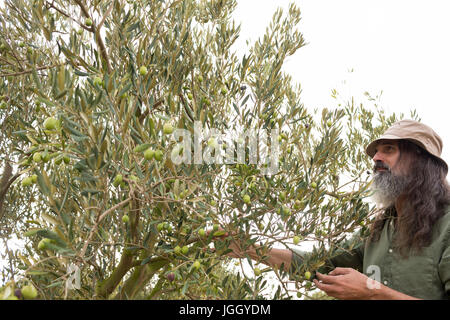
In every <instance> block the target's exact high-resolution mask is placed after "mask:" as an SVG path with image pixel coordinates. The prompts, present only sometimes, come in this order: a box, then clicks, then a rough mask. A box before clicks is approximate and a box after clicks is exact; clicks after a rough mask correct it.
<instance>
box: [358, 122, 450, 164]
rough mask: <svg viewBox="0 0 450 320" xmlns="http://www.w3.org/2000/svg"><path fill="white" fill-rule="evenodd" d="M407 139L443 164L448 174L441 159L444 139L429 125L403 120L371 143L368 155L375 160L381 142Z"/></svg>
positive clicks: (367, 149) (368, 147)
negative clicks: (377, 147)
mask: <svg viewBox="0 0 450 320" xmlns="http://www.w3.org/2000/svg"><path fill="white" fill-rule="evenodd" d="M399 139H405V140H409V141H411V142H412V143H415V144H416V145H418V146H419V147H421V148H422V149H424V150H426V151H427V152H428V153H429V154H431V155H432V156H434V157H435V158H437V159H438V160H440V161H441V162H442V164H443V165H444V166H445V168H446V172H448V165H447V163H446V162H445V161H444V159H442V158H441V154H442V147H443V143H442V139H441V137H439V136H438V135H437V133H436V132H434V131H433V129H431V128H430V127H428V126H427V125H424V124H423V123H420V122H418V121H414V120H401V121H398V122H395V123H394V124H393V125H392V126H391V127H390V128H388V129H387V130H386V131H385V132H384V133H383V135H382V136H381V137H379V138H378V139H376V140H374V141H372V142H371V143H369V145H368V146H367V148H366V153H367V154H368V155H369V156H370V157H371V158H373V157H374V156H375V153H376V146H377V144H378V143H379V142H380V141H381V140H399Z"/></svg>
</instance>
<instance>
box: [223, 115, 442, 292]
mask: <svg viewBox="0 0 450 320" xmlns="http://www.w3.org/2000/svg"><path fill="white" fill-rule="evenodd" d="M366 152H367V154H368V155H369V156H370V157H372V159H373V160H374V180H373V188H374V200H375V201H376V202H377V205H378V207H380V208H382V210H381V214H379V215H378V216H377V218H376V219H375V221H374V222H373V223H372V225H371V229H370V235H369V236H368V237H367V238H365V239H362V240H361V241H360V242H359V243H358V244H357V245H356V246H354V247H353V249H352V250H342V251H341V252H340V253H339V254H338V255H336V256H334V257H332V258H330V259H328V260H327V262H326V264H325V265H324V266H322V267H320V268H319V269H318V270H316V272H315V274H314V276H313V281H314V283H315V285H316V286H317V287H318V288H319V289H321V290H323V291H325V292H326V293H327V294H328V295H329V296H332V297H336V298H338V299H403V300H404V299H449V298H450V213H449V212H450V206H449V205H450V188H449V185H448V183H447V181H446V175H447V172H448V166H447V164H446V163H445V161H444V160H443V159H442V158H441V152H442V140H441V138H440V137H439V136H438V135H437V134H436V133H435V132H434V131H433V130H432V129H431V128H430V127H428V126H426V125H424V124H422V123H419V122H417V121H413V120H402V121H399V122H396V123H394V124H393V125H392V126H391V127H390V128H389V129H388V130H387V131H386V132H385V133H384V134H383V135H382V136H381V137H380V138H379V139H376V140H375V141H373V142H371V143H370V144H369V145H368V146H367V148H366ZM230 249H232V250H233V252H232V253H230V256H232V257H242V256H243V252H242V251H240V249H239V245H238V244H236V243H232V244H231V245H230ZM245 253H247V254H248V255H249V256H250V257H251V258H253V259H258V256H257V255H256V251H255V249H254V248H253V249H249V250H247V251H246V252H245ZM267 256H268V258H267V259H266V260H264V261H262V262H263V263H265V264H267V265H269V266H272V267H279V266H281V265H284V268H285V270H286V271H289V272H290V274H291V275H294V274H296V272H298V270H301V266H302V264H303V263H304V262H305V259H307V257H308V253H307V252H304V251H299V250H296V249H292V250H289V249H277V248H274V249H272V250H271V251H270V252H269V254H268V255H267ZM325 273H328V274H325Z"/></svg>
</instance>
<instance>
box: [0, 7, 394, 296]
mask: <svg viewBox="0 0 450 320" xmlns="http://www.w3.org/2000/svg"><path fill="white" fill-rule="evenodd" d="M235 6H236V1H234V0H197V1H194V0H190V1H189V0H170V1H162V0H161V1H150V0H148V1H146V0H139V1H124V0H108V1H107V0H93V1H81V0H71V1H64V0H52V1H47V0H29V1H27V0H5V1H4V4H3V5H1V6H0V12H1V15H0V28H1V32H0V95H1V99H2V101H1V103H2V108H1V110H0V126H1V130H0V156H1V159H0V160H1V169H2V180H1V186H0V187H1V189H0V192H1V193H0V196H1V198H0V200H1V205H2V206H1V207H0V218H1V219H0V225H1V228H0V229H1V236H2V239H3V244H4V245H5V244H6V243H7V242H6V241H7V240H8V239H11V238H12V237H13V236H14V237H15V238H17V239H18V240H19V241H20V243H21V245H20V246H19V247H18V248H11V247H8V246H4V247H3V251H4V252H2V254H4V257H6V260H7V263H6V264H5V267H4V269H3V270H2V275H3V280H4V281H9V282H8V283H9V284H11V283H13V284H15V285H16V286H17V287H20V286H21V285H22V284H25V283H32V284H33V285H34V286H35V287H36V288H37V290H38V293H39V298H41V299H63V298H66V299H144V298H148V299H158V298H170V299H172V298H180V299H199V298H209V299H230V298H232V299H248V298H257V297H260V294H261V292H262V291H263V290H264V289H265V288H267V281H266V280H265V275H266V273H265V272H263V273H262V274H261V275H259V276H253V275H252V276H249V275H240V274H236V273H235V272H234V271H232V270H231V269H230V268H228V267H227V263H226V261H228V258H227V257H226V254H227V253H228V252H229V250H228V249H227V246H228V244H229V241H230V240H231V238H234V239H237V240H239V243H240V244H241V245H242V247H243V248H245V247H248V246H251V245H253V244H255V243H257V244H259V245H261V247H260V250H259V251H258V252H259V254H260V256H261V260H260V261H262V260H263V259H264V258H265V255H266V254H267V250H268V249H269V248H271V247H273V246H278V247H286V248H289V247H290V246H292V238H293V237H294V236H298V237H300V239H301V240H302V241H306V240H311V241H315V242H316V245H315V247H314V251H313V256H312V257H313V258H312V259H311V261H309V262H308V264H305V265H304V266H303V268H304V270H301V272H300V275H301V274H302V273H303V272H304V271H306V270H313V269H314V268H316V267H317V266H320V265H321V264H323V261H324V259H326V258H327V257H330V256H331V255H333V254H334V253H335V251H336V249H337V248H339V244H340V243H341V241H342V240H344V239H345V238H346V237H347V236H348V235H349V234H351V233H353V232H355V231H361V232H363V231H364V230H365V224H366V223H367V222H368V221H369V220H370V218H371V215H372V214H373V210H372V209H371V208H370V207H369V205H368V204H367V203H366V202H365V201H364V199H365V197H367V195H368V191H369V188H368V187H369V181H370V176H369V175H368V174H367V170H369V169H370V168H371V163H370V159H368V158H367V156H366V155H365V153H364V149H363V148H364V145H366V144H367V142H368V141H369V140H371V139H372V138H374V137H376V136H377V135H378V134H380V133H381V132H382V131H383V130H384V129H385V128H386V127H387V126H388V125H389V124H390V123H392V122H393V121H394V120H396V116H395V115H392V116H385V114H384V113H383V112H382V111H381V109H380V108H377V111H376V112H372V111H369V109H367V108H365V107H364V106H363V105H362V104H360V105H357V104H356V103H354V101H353V100H352V101H348V102H342V103H340V104H339V105H338V106H336V107H335V108H328V109H327V108H324V109H323V111H321V112H317V111H313V110H309V109H308V108H306V107H305V106H304V105H303V104H302V103H301V99H300V97H301V94H300V93H301V87H300V86H299V85H297V84H295V83H294V82H293V80H292V77H291V76H290V75H289V74H288V73H286V72H284V71H283V68H282V67H283V64H284V62H285V61H286V58H288V57H289V56H292V55H294V54H295V52H296V51H297V50H298V49H300V48H301V47H302V46H304V45H305V41H304V39H303V36H302V34H301V33H300V31H299V30H298V24H299V21H300V10H299V8H297V7H296V6H295V5H290V6H289V9H288V10H287V11H286V12H284V11H283V10H281V9H279V10H277V11H276V12H275V13H274V15H273V19H272V22H271V23H270V25H269V26H268V28H267V30H266V32H265V34H264V35H263V36H262V37H261V38H259V39H258V40H257V41H256V42H255V43H254V44H252V45H251V46H249V47H248V50H247V51H246V52H247V53H246V54H245V55H243V56H238V55H237V54H236V53H235V52H234V51H233V44H234V43H235V41H236V39H237V38H238V36H239V29H240V28H239V26H238V25H236V24H235V22H234V21H233V19H232V17H231V14H232V12H233V9H234V8H235ZM142 67H145V68H142ZM333 95H335V97H336V99H337V100H336V101H338V100H339V99H338V97H337V96H336V92H334V93H333ZM48 119H51V120H48ZM52 121H53V124H52V123H51V122H52ZM195 122H199V123H201V125H202V128H203V129H204V132H205V136H204V137H203V139H202V140H201V147H202V148H203V149H206V148H207V145H208V143H207V141H208V135H207V132H208V130H211V129H213V128H214V129H215V130H218V131H219V132H229V131H230V130H231V129H234V128H240V129H242V130H245V129H247V128H260V129H265V130H269V131H270V130H275V129H277V130H279V139H278V140H277V141H278V142H279V151H280V157H279V159H278V170H277V171H276V172H274V173H273V174H264V172H263V171H262V168H263V166H260V165H258V164H255V163H250V162H249V157H248V153H249V146H248V143H247V145H246V149H245V150H246V151H247V156H246V157H245V159H244V161H243V162H242V163H237V161H235V162H234V163H225V164H220V163H205V162H204V161H203V162H202V163H200V164H194V163H192V162H191V163H181V164H176V163H174V161H172V157H171V155H172V153H173V149H174V148H175V147H177V142H178V141H176V139H174V137H173V134H170V133H164V132H163V126H164V125H165V124H170V125H172V126H173V127H174V128H178V129H185V130H187V131H188V132H191V133H194V123H195ZM169 131H170V130H169ZM242 143H244V144H245V140H244V141H240V143H239V142H238V141H237V140H236V141H234V145H235V146H237V145H238V144H242ZM220 146H221V144H219V147H220ZM148 150H150V151H148ZM147 151H148V153H147V154H145V152H147ZM178 151H180V150H179V149H177V152H178ZM182 151H184V152H192V150H182ZM215 152H220V148H219V149H217V148H216V149H215ZM236 157H237V155H236V154H235V155H234V160H236ZM342 177H345V179H343V178H342ZM27 179H28V180H27ZM245 195H248V197H249V199H248V197H246V199H245V201H244V196H245ZM248 200H249V201H248ZM245 202H248V203H245ZM124 216H127V217H128V218H123V217H124ZM213 224H218V225H219V226H220V228H221V229H223V230H224V231H229V232H230V235H229V236H228V237H217V235H218V234H215V233H214V232H206V234H205V235H203V236H202V235H201V232H200V234H199V231H200V230H206V231H208V230H211V229H212V226H213ZM176 246H179V247H184V246H187V247H188V250H187V251H188V252H185V253H177V252H175V251H174V249H175V247H176ZM213 248H215V249H214V250H213ZM248 261H249V262H250V265H251V266H252V267H255V266H256V265H257V262H255V261H253V262H252V261H250V260H249V259H248ZM196 262H197V263H196ZM233 262H234V261H233ZM70 270H72V271H73V270H77V271H76V272H74V273H71V272H72V271H70ZM264 271H270V272H274V273H275V274H276V277H277V278H278V279H279V281H280V284H279V286H278V289H277V290H275V291H274V292H272V293H270V298H272V299H286V298H290V297H291V296H292V295H293V294H294V293H295V291H296V290H299V289H300V288H303V287H304V286H305V285H306V283H307V281H304V280H305V279H304V278H302V277H301V276H299V277H297V278H295V279H292V278H289V277H287V276H286V274H285V272H283V271H282V269H279V270H277V269H274V270H269V269H264ZM75 274H78V276H79V280H80V281H79V286H77V285H75V284H74V286H75V287H70V285H68V284H70V283H75V282H76V281H73V279H74V275H75ZM172 278H173V280H172ZM289 282H291V283H294V284H295V289H292V286H291V287H288V286H287V283H289Z"/></svg>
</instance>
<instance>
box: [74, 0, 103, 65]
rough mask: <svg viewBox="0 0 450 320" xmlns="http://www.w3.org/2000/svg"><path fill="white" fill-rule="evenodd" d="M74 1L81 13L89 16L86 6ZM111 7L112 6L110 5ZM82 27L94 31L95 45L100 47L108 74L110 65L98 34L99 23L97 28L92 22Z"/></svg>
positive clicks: (79, 0)
mask: <svg viewBox="0 0 450 320" xmlns="http://www.w3.org/2000/svg"><path fill="white" fill-rule="evenodd" d="M75 3H76V4H78V6H79V7H80V9H81V12H82V13H83V15H84V16H85V17H86V18H91V16H90V14H89V12H88V10H87V8H86V6H85V5H84V3H83V2H82V1H81V0H75ZM111 8H112V6H111ZM104 18H106V15H105V17H104ZM102 24H103V21H102ZM83 27H84V28H88V30H89V31H91V32H93V33H94V35H95V42H97V45H98V46H99V48H100V54H101V55H102V58H103V59H104V60H105V63H106V72H107V73H108V74H110V73H111V65H110V63H109V57H108V52H107V51H106V47H105V44H104V42H103V39H102V37H101V36H100V27H101V25H99V27H98V28H97V27H96V26H95V24H94V23H93V24H92V26H91V27H90V28H89V27H86V26H85V25H83Z"/></svg>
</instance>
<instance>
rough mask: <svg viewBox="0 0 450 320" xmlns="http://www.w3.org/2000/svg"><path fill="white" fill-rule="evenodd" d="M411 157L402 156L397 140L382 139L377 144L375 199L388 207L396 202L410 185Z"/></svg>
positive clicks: (374, 183) (374, 182)
mask: <svg viewBox="0 0 450 320" xmlns="http://www.w3.org/2000/svg"><path fill="white" fill-rule="evenodd" d="M408 159H409V157H407V156H406V155H403V156H402V161H401V162H400V148H399V145H398V141H396V140H382V141H381V142H380V143H379V144H378V145H377V146H376V153H375V155H374V157H373V160H374V161H375V164H374V181H373V188H374V200H375V202H377V203H378V204H379V205H381V206H382V207H384V208H387V207H389V206H391V205H393V204H394V203H395V200H396V199H397V198H398V196H400V195H401V194H402V193H403V192H404V191H405V190H406V187H407V185H408V181H409V179H408V178H409V177H408V170H407V168H408V167H409V163H408Z"/></svg>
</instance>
